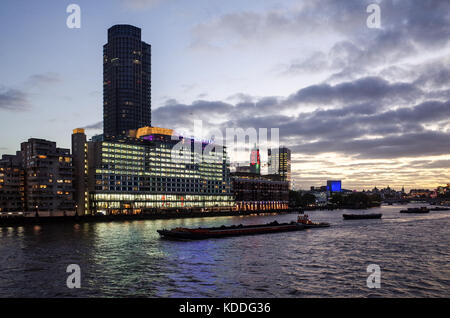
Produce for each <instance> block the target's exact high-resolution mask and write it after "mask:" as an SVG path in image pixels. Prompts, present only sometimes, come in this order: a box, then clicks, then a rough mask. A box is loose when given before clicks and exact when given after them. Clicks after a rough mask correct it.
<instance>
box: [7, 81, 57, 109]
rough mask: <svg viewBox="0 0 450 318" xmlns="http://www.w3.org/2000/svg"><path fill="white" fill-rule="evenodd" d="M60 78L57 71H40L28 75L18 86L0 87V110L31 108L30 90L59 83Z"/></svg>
mask: <svg viewBox="0 0 450 318" xmlns="http://www.w3.org/2000/svg"><path fill="white" fill-rule="evenodd" d="M61 81H62V79H61V77H60V75H59V74H58V73H52V72H48V73H42V74H33V75H31V76H29V77H28V78H27V79H26V80H25V81H24V82H23V83H22V84H21V85H20V87H18V88H6V87H0V110H7V111H26V110H30V109H31V103H30V91H31V90H32V89H33V88H39V89H41V88H43V87H44V86H48V85H51V84H55V83H59V82H61Z"/></svg>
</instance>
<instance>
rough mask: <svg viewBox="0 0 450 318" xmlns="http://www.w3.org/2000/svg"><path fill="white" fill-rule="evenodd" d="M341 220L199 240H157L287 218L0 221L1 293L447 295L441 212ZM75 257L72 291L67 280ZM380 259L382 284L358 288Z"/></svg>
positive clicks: (449, 283)
mask: <svg viewBox="0 0 450 318" xmlns="http://www.w3.org/2000/svg"><path fill="white" fill-rule="evenodd" d="M403 208H404V206H385V207H381V208H379V209H372V210H370V212H381V213H383V219H381V220H352V221H344V220H343V219H342V214H343V213H354V211H315V212H310V213H309V214H310V216H311V217H312V219H314V220H317V221H323V222H330V223H331V224H332V227H331V228H327V229H315V230H306V231H300V232H288V233H277V234H268V235H257V236H244V237H232V238H226V239H211V240H204V241H192V242H191V241H188V242H173V241H167V240H160V239H159V236H158V234H157V232H156V230H157V229H161V228H173V227H177V226H184V227H199V226H201V227H206V226H219V225H222V224H241V223H242V224H257V223H266V222H270V221H273V220H278V221H279V222H286V221H291V220H295V218H296V215H295V214H291V215H283V216H276V215H267V216H253V217H220V218H219V217H217V218H204V219H201V218H196V219H180V220H155V221H152V220H149V221H133V222H117V223H86V224H75V225H73V224H63V225H56V224H48V225H41V226H23V227H9V228H0V257H1V260H0V296H1V297H92V296H100V297H125V296H133V297H314V296H318V297H386V296H393V297H402V296H406V297H443V296H446V297H448V296H450V265H449V264H448V259H450V257H449V256H450V250H449V246H448V243H449V238H450V235H449V234H450V227H449V225H450V211H437V212H430V214H427V215H413V214H411V215H405V214H400V213H398V211H399V210H401V209H403ZM69 264H79V265H80V267H81V271H82V273H81V274H82V282H81V286H82V288H81V289H78V290H70V289H68V288H67V287H66V278H67V275H68V274H67V273H66V268H67V266H68V265H69ZM369 264H378V265H380V266H381V271H382V272H381V289H369V288H367V287H366V279H367V276H368V274H367V273H366V268H367V265H369Z"/></svg>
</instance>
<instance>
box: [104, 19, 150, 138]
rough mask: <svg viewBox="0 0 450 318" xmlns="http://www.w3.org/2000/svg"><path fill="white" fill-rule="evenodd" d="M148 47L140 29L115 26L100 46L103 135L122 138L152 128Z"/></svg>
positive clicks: (130, 26)
mask: <svg viewBox="0 0 450 318" xmlns="http://www.w3.org/2000/svg"><path fill="white" fill-rule="evenodd" d="M150 100H151V46H150V45H149V44H147V43H145V42H143V41H141V29H140V28H137V27H135V26H132V25H114V26H113V27H111V28H110V29H109V30H108V43H107V44H105V45H104V46H103V133H104V135H105V136H123V135H126V134H127V132H128V130H131V129H138V128H141V127H144V126H151V102H150Z"/></svg>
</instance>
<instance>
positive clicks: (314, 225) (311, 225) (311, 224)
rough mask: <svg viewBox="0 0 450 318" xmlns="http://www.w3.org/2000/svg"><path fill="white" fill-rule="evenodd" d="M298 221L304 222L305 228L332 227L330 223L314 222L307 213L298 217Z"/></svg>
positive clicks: (299, 222)
mask: <svg viewBox="0 0 450 318" xmlns="http://www.w3.org/2000/svg"><path fill="white" fill-rule="evenodd" d="M297 223H298V224H302V225H303V226H304V227H305V229H312V228H321V227H330V223H325V222H321V223H314V222H312V221H311V220H310V219H309V216H308V214H305V215H303V216H301V215H299V216H298V218H297Z"/></svg>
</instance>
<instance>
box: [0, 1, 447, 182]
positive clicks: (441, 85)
mask: <svg viewBox="0 0 450 318" xmlns="http://www.w3.org/2000/svg"><path fill="white" fill-rule="evenodd" d="M71 3H75V4H78V5H79V6H80V8H81V28H79V29H69V28H68V27H67V25H66V19H67V17H68V16H69V13H67V12H66V8H67V6H68V5H69V4H71ZM371 3H376V4H378V6H379V8H380V27H379V28H369V27H368V26H367V23H366V21H367V18H368V17H369V16H370V15H371V13H368V12H367V11H366V9H367V6H368V5H369V4H371ZM114 24H132V25H135V26H138V27H140V28H141V29H142V40H143V41H145V42H147V43H149V44H151V45H152V124H153V126H159V127H167V128H175V129H176V130H180V131H186V130H189V129H192V127H193V121H194V119H196V120H202V121H203V126H204V127H205V128H206V129H208V128H210V129H213V128H215V129H217V128H219V129H221V130H225V129H226V128H234V127H241V128H243V129H247V128H249V127H253V128H256V129H258V128H267V129H270V128H279V131H280V142H281V144H283V145H285V146H288V147H289V148H290V149H291V150H292V153H293V154H292V170H293V180H294V184H295V188H297V189H308V188H309V187H310V186H320V185H324V184H325V183H326V180H330V179H342V181H343V187H344V188H347V189H356V190H362V189H371V188H373V187H374V186H377V187H378V188H380V187H386V186H388V185H389V186H390V187H391V188H396V189H400V188H401V187H402V186H404V187H405V188H406V189H411V188H435V187H437V186H439V185H444V184H447V182H450V138H449V137H450V43H449V40H450V2H449V1H446V0H442V1H423V0H416V1H414V0H411V1H396V0H379V1H374V0H371V1H365V0H347V1H335V0H315V1H314V0H311V1H288V0H283V1H280V0H278V1H275V0H274V1H272V0H238V1H236V0H227V1H217V0H190V1H185V0H108V1H103V0H97V1H87V0H86V1H82V0H71V1H62V0H53V1H50V0H40V1H25V0H14V1H9V0H3V1H1V4H0V26H1V27H0V37H1V44H0V45H1V49H0V136H1V138H0V154H6V153H14V152H15V151H16V150H18V149H19V148H20V143H21V142H23V141H26V140H27V139H28V138H31V137H34V138H44V139H48V140H52V141H56V142H57V144H58V146H59V147H64V148H70V140H71V131H72V129H74V128H78V127H83V128H86V131H87V134H88V136H92V135H95V134H99V133H101V127H102V116H103V115H102V114H103V110H102V94H103V92H102V89H103V87H102V82H103V79H102V76H103V75H102V72H103V70H102V66H103V65H102V54H103V51H102V47H103V45H104V44H105V43H106V41H107V29H108V28H109V27H111V26H112V25H114ZM265 158H266V156H265V154H263V156H262V159H263V160H264V159H265ZM232 159H233V158H232Z"/></svg>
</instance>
